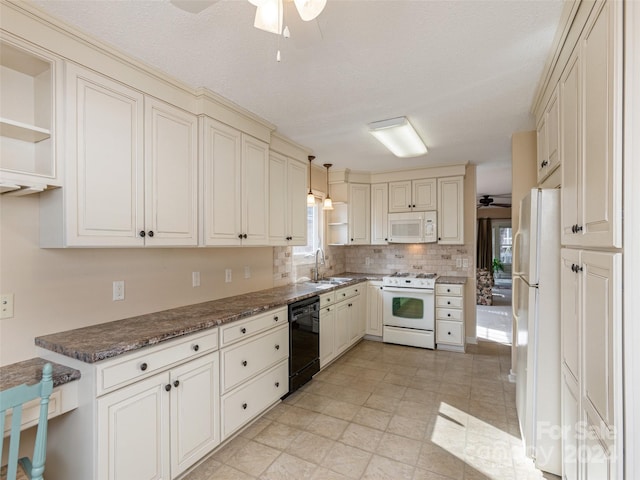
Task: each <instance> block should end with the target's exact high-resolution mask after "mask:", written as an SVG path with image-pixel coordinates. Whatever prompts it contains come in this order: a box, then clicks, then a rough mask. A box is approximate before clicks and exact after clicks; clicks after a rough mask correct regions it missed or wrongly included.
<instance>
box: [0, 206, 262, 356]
mask: <svg viewBox="0 0 640 480" xmlns="http://www.w3.org/2000/svg"><path fill="white" fill-rule="evenodd" d="M38 200H39V199H38V196H37V195H32V196H25V197H20V198H17V197H7V196H2V197H0V215H1V218H0V291H1V292H2V293H13V294H14V298H15V316H14V317H13V318H10V319H3V320H0V365H6V364H9V363H13V362H17V361H21V360H25V359H27V358H31V357H34V356H35V346H34V342H33V340H34V338H35V337H37V336H39V335H44V334H48V333H53V332H59V331H64V330H68V329H72V328H78V327H83V326H88V325H93V324H96V323H102V322H107V321H110V320H117V319H121V318H127V317H131V316H134V315H139V314H143V313H151V312H155V311H159V310H165V309H168V308H172V307H177V306H180V305H187V304H193V303H199V302H203V301H207V300H212V299H217V298H223V297H228V296H231V295H236V294H240V293H246V292H251V291H255V290H260V289H264V288H270V287H271V286H272V285H273V253H272V252H273V249H272V248H270V247H264V248H255V247H252V248H183V249H177V248H176V249H168V248H163V249H41V248H39V246H38V228H39V227H38V225H39V222H38ZM245 265H248V266H249V267H250V268H251V278H249V279H245V278H244V266H245ZM225 268H231V269H232V274H233V281H232V282H231V283H225V282H224V270H225ZM194 271H199V272H200V275H201V286H200V287H197V288H193V287H192V286H191V272H194ZM114 280H124V281H125V290H126V292H125V300H124V301H119V302H114V301H112V299H111V298H112V282H113V281H114Z"/></svg>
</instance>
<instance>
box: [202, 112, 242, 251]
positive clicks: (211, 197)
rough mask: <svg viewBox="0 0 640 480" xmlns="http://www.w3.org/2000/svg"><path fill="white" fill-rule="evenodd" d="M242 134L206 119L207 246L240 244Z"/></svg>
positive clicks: (204, 205) (204, 159) (205, 232)
mask: <svg viewBox="0 0 640 480" xmlns="http://www.w3.org/2000/svg"><path fill="white" fill-rule="evenodd" d="M240 136H241V134H240V132H239V131H238V130H235V129H234V128H231V127H229V126H227V125H224V124H222V123H220V122H216V121H215V120H212V119H211V118H205V120H204V124H203V135H202V137H203V145H202V148H203V155H202V159H203V162H202V163H203V165H202V169H201V170H202V175H203V177H204V180H203V184H204V187H203V202H202V207H203V211H204V214H203V223H204V225H203V227H202V231H203V235H204V240H203V243H204V244H206V245H240V243H241V239H240V238H239V237H238V235H240V234H241V233H242V232H241V227H242V225H241V221H240V215H241V197H240V195H241V193H240V157H241V155H242V150H241V145H240Z"/></svg>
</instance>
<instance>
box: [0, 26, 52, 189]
mask: <svg viewBox="0 0 640 480" xmlns="http://www.w3.org/2000/svg"><path fill="white" fill-rule="evenodd" d="M61 75H62V61H61V59H59V58H57V57H55V56H53V55H51V54H50V53H49V52H47V51H45V50H42V49H39V48H36V47H34V46H32V45H27V44H26V43H24V42H22V41H20V40H18V39H16V38H14V37H11V36H9V35H8V34H4V33H3V34H2V37H0V98H2V102H0V193H4V192H10V191H14V194H16V195H23V194H27V193H37V192H40V191H42V190H43V189H45V188H46V187H47V186H60V185H62V178H60V168H59V160H60V158H59V153H58V151H57V150H58V149H59V148H60V145H61V144H62V142H61V141H60V140H61V139H60V134H59V132H61V131H62V129H61V128H59V126H60V125H61V124H62V121H61V119H62V118H63V116H62V108H61V105H60V101H61V99H62V95H61V92H62V90H63V88H62V78H61Z"/></svg>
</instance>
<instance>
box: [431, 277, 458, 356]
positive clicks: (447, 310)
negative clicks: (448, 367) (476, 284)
mask: <svg viewBox="0 0 640 480" xmlns="http://www.w3.org/2000/svg"><path fill="white" fill-rule="evenodd" d="M435 295H436V298H435V308H436V344H437V348H438V349H439V350H453V351H456V352H464V350H465V326H464V325H465V322H464V285H461V284H447V283H439V284H436V292H435Z"/></svg>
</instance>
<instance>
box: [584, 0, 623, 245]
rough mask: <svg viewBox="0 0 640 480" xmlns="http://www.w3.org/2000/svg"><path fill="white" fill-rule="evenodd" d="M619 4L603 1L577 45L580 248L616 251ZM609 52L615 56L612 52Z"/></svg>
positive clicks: (619, 208) (619, 179) (619, 190)
mask: <svg viewBox="0 0 640 480" xmlns="http://www.w3.org/2000/svg"><path fill="white" fill-rule="evenodd" d="M620 10H621V5H618V2H606V3H604V4H603V6H602V10H601V11H600V12H599V13H598V15H597V17H596V18H595V21H594V22H593V24H591V25H589V26H587V31H586V35H585V37H584V40H583V43H582V52H581V53H582V59H583V69H584V70H583V71H584V79H583V83H582V85H583V86H584V92H583V94H582V96H581V98H582V102H583V103H582V109H583V110H582V118H583V119H584V125H583V128H584V130H583V137H582V138H583V145H584V150H583V152H582V159H583V161H582V190H581V192H580V194H581V196H582V209H581V220H580V222H579V224H580V226H581V227H582V235H581V237H582V238H581V239H580V243H581V244H582V245H585V246H592V247H595V246H598V247H622V153H621V142H622V140H621V137H622V127H621V123H622V118H621V117H622V106H621V96H622V95H621V94H620V93H619V92H622V85H621V77H622V75H621V70H622V69H621V65H622V61H621V59H620V58H618V57H616V55H620V54H621V51H622V49H621V48H617V49H616V50H614V46H615V47H619V45H621V43H620V44H619V42H621V39H620V38H619V37H620V35H621V34H620V32H621V27H620V26H619V24H620V16H621V12H620ZM614 52H615V54H614Z"/></svg>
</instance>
